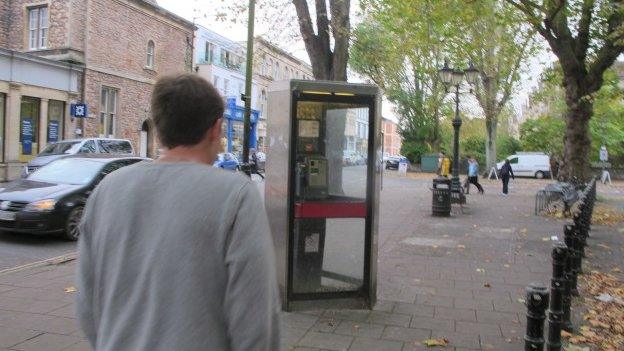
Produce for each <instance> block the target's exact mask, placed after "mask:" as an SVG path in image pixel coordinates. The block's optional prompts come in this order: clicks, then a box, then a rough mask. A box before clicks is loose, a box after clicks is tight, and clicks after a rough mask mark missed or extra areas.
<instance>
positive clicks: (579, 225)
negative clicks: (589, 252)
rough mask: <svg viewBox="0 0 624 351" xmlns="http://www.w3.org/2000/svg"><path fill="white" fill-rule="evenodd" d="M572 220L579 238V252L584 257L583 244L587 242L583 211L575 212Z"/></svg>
mask: <svg viewBox="0 0 624 351" xmlns="http://www.w3.org/2000/svg"><path fill="white" fill-rule="evenodd" d="M573 220H574V228H575V229H576V233H577V235H578V239H579V247H578V250H579V252H580V254H581V257H585V245H586V244H587V228H586V222H585V220H584V214H583V212H575V213H574V216H573ZM581 270H582V269H581Z"/></svg>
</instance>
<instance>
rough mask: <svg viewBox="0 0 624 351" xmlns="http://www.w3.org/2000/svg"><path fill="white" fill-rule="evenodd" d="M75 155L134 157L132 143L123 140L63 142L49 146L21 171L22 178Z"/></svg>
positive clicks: (92, 139) (106, 139) (72, 140)
mask: <svg viewBox="0 0 624 351" xmlns="http://www.w3.org/2000/svg"><path fill="white" fill-rule="evenodd" d="M76 154H124V155H134V149H133V148H132V143H130V141H129V140H125V139H108V138H87V139H71V140H63V141H59V142H56V143H52V144H49V145H48V146H46V147H45V149H43V151H41V152H40V153H39V155H37V156H36V157H35V158H33V159H32V160H31V161H30V162H28V164H27V165H26V166H24V169H23V170H22V178H24V177H26V176H27V175H28V174H30V173H32V172H34V171H36V170H37V169H38V168H39V167H42V166H45V165H47V164H48V163H50V162H52V161H54V160H58V159H59V158H64V157H67V156H69V155H76Z"/></svg>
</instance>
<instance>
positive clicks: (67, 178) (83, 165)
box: [27, 158, 105, 185]
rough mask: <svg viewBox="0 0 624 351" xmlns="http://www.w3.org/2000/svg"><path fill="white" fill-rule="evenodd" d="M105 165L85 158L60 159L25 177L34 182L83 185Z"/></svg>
mask: <svg viewBox="0 0 624 351" xmlns="http://www.w3.org/2000/svg"><path fill="white" fill-rule="evenodd" d="M104 165H105V163H103V162H98V161H95V160H86V159H71V158H70V159H61V160H57V161H54V162H52V163H50V164H48V165H46V166H44V167H41V168H39V169H38V170H36V171H35V172H33V173H32V174H30V175H29V176H28V177H27V179H28V180H32V181H35V182H45V183H57V184H75V185H84V184H87V183H89V182H91V181H92V180H93V179H94V178H95V177H96V176H97V175H98V173H99V172H100V171H101V170H102V167H103V166H104Z"/></svg>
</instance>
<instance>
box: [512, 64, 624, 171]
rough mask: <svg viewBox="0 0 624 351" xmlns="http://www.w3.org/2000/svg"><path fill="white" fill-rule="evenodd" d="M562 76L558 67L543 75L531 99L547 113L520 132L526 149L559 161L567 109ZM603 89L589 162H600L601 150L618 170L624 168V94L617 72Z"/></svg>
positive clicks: (596, 107)
mask: <svg viewBox="0 0 624 351" xmlns="http://www.w3.org/2000/svg"><path fill="white" fill-rule="evenodd" d="M561 79H562V74H561V70H560V68H558V67H554V68H551V69H549V70H547V71H545V72H544V74H543V75H542V82H541V84H540V88H539V89H538V90H537V91H535V92H534V93H533V94H531V98H532V99H533V100H534V101H535V102H536V103H538V104H542V105H543V107H544V109H545V112H544V114H543V115H542V116H539V117H538V118H537V119H530V120H528V121H526V122H525V123H524V124H523V125H522V126H521V128H520V131H521V136H522V145H523V149H524V150H527V151H545V152H547V153H549V154H550V155H551V156H552V157H555V158H556V159H561V158H562V157H563V154H564V153H563V150H564V149H563V144H562V143H561V142H560V140H561V139H562V138H563V137H564V135H565V120H564V116H565V113H566V105H565V100H564V95H565V92H564V90H563V88H562V87H561ZM604 81H605V82H604V84H603V86H602V88H601V89H600V90H599V91H598V92H596V93H595V94H594V95H593V105H594V118H592V119H591V121H590V122H589V133H590V135H589V138H590V140H591V141H592V142H591V143H592V145H591V151H590V155H589V160H590V161H598V154H599V153H598V151H599V149H600V146H602V145H605V146H606V147H607V149H608V150H609V154H610V160H611V162H612V163H614V165H615V166H621V165H624V103H623V100H622V99H623V98H624V94H623V92H622V89H621V88H620V86H619V82H620V78H619V75H618V74H617V72H616V71H615V70H607V71H606V72H605V75H604Z"/></svg>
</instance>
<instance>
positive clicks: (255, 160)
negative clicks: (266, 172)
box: [251, 151, 264, 179]
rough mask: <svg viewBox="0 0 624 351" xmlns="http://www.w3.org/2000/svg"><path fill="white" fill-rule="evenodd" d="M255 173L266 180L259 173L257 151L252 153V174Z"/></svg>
mask: <svg viewBox="0 0 624 351" xmlns="http://www.w3.org/2000/svg"><path fill="white" fill-rule="evenodd" d="M254 173H255V174H257V175H259V176H260V177H262V179H264V176H263V175H262V174H260V172H259V171H258V155H256V151H254V152H252V154H251V174H254Z"/></svg>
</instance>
